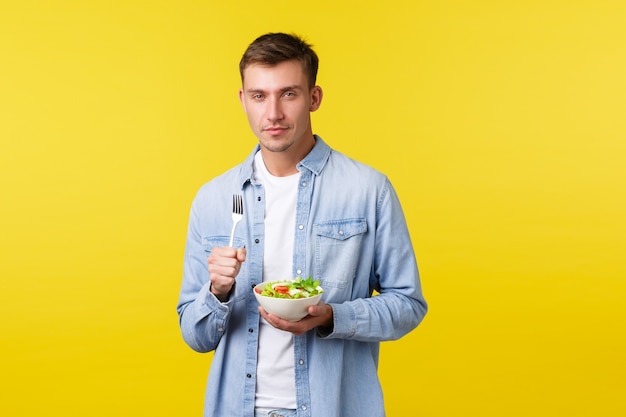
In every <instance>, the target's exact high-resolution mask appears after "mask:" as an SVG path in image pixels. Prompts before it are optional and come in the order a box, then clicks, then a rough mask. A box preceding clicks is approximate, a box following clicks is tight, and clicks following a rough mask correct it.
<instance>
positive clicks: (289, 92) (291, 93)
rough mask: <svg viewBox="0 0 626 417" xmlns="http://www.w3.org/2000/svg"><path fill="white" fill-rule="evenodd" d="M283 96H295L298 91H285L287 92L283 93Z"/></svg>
mask: <svg viewBox="0 0 626 417" xmlns="http://www.w3.org/2000/svg"><path fill="white" fill-rule="evenodd" d="M283 96H285V97H295V96H296V93H294V92H293V91H285V94H283Z"/></svg>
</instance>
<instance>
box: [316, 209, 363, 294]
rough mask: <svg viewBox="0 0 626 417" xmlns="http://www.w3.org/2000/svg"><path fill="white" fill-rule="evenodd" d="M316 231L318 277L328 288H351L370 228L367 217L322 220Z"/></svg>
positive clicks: (331, 290)
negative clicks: (363, 243)
mask: <svg viewBox="0 0 626 417" xmlns="http://www.w3.org/2000/svg"><path fill="white" fill-rule="evenodd" d="M313 232H314V234H315V265H314V270H315V278H316V279H318V280H319V281H320V283H321V285H322V287H324V289H328V290H330V293H329V294H328V296H329V297H331V296H332V295H333V294H332V293H333V288H335V289H337V290H340V292H344V291H348V292H349V291H351V288H352V281H353V280H354V277H355V276H356V269H357V266H358V264H359V260H360V254H361V245H362V242H363V236H364V234H365V233H366V232H367V222H366V221H365V219H343V220H333V221H328V222H324V223H318V224H315V225H314V226H313ZM337 295H339V294H337Z"/></svg>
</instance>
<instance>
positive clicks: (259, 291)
mask: <svg viewBox="0 0 626 417" xmlns="http://www.w3.org/2000/svg"><path fill="white" fill-rule="evenodd" d="M254 292H256V293H257V294H261V293H262V292H263V291H261V289H260V288H255V289H254Z"/></svg>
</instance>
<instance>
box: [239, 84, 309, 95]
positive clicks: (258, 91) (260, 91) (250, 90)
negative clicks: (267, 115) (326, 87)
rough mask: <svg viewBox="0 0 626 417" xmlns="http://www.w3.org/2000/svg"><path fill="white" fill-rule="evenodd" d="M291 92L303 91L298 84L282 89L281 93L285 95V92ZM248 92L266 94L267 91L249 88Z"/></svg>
mask: <svg viewBox="0 0 626 417" xmlns="http://www.w3.org/2000/svg"><path fill="white" fill-rule="evenodd" d="M290 90H299V91H302V87H300V86H299V85H297V84H294V85H289V86H287V87H283V88H281V89H280V92H281V93H284V92H285V91H290ZM246 92H248V93H266V91H265V90H263V89H260V88H249V89H247V90H246Z"/></svg>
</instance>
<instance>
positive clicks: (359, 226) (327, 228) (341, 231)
mask: <svg viewBox="0 0 626 417" xmlns="http://www.w3.org/2000/svg"><path fill="white" fill-rule="evenodd" d="M314 230H315V234H317V235H319V236H325V237H329V238H331V239H337V240H346V239H348V238H350V237H352V236H354V235H358V234H361V233H365V232H366V231H367V222H366V221H365V219H346V220H333V221H329V222H325V223H319V224H316V225H315V227H314Z"/></svg>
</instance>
